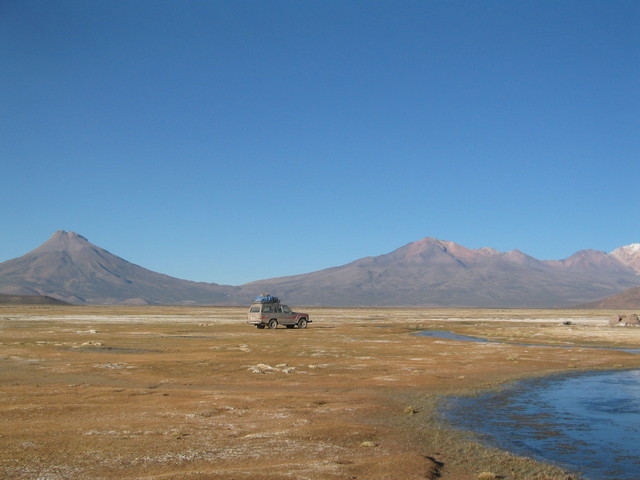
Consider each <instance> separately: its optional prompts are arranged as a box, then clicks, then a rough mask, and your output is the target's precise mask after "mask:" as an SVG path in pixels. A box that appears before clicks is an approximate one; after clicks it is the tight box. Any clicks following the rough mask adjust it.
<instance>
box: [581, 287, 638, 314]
mask: <svg viewBox="0 0 640 480" xmlns="http://www.w3.org/2000/svg"><path fill="white" fill-rule="evenodd" d="M575 308H585V309H596V310H597V309H603V310H609V309H619V310H637V309H640V287H635V288H630V289H629V290H625V291H624V292H622V293H619V294H618V295H613V296H611V297H607V298H603V299H602V300H597V301H595V302H588V303H583V304H582V305H578V306H577V307H575Z"/></svg>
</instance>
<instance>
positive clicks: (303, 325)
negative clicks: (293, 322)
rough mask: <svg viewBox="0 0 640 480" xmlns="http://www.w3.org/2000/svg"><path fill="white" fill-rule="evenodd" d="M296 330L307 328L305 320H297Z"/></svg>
mask: <svg viewBox="0 0 640 480" xmlns="http://www.w3.org/2000/svg"><path fill="white" fill-rule="evenodd" d="M298 328H307V319H306V318H301V319H300V320H298Z"/></svg>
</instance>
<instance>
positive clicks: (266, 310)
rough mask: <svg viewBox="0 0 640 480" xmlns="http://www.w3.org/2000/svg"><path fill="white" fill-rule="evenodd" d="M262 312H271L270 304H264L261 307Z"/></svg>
mask: <svg viewBox="0 0 640 480" xmlns="http://www.w3.org/2000/svg"><path fill="white" fill-rule="evenodd" d="M262 313H271V306H270V305H264V306H263V307H262Z"/></svg>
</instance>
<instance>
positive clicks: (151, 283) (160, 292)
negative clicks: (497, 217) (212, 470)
mask: <svg viewBox="0 0 640 480" xmlns="http://www.w3.org/2000/svg"><path fill="white" fill-rule="evenodd" d="M638 245H639V244H634V245H628V246H626V247H620V248H618V249H616V250H614V251H613V252H611V253H605V252H600V251H596V250H582V251H580V252H577V253H575V254H574V255H572V256H570V257H568V258H566V259H563V260H537V259H535V258H533V257H531V256H529V255H526V254H525V253H523V252H521V251H519V250H512V251H510V252H504V253H503V252H499V251H497V250H494V249H492V248H487V247H485V248H480V249H468V248H466V247H463V246H461V245H458V244H456V243H454V242H449V241H443V240H438V239H436V238H430V237H427V238H424V239H422V240H419V241H417V242H412V243H409V244H407V245H405V246H403V247H400V248H398V249H396V250H394V251H392V252H390V253H387V254H384V255H379V256H376V257H365V258H361V259H359V260H355V261H353V262H351V263H348V264H346V265H342V266H338V267H333V268H328V269H325V270H320V271H316V272H311V273H307V274H301V275H293V276H288V277H280V278H272V279H267V280H259V281H256V282H251V283H247V284H245V285H240V286H229V285H218V284H215V283H202V282H191V281H188V280H181V279H177V278H174V277H170V276H168V275H163V274H160V273H156V272H152V271H150V270H147V269H145V268H142V267H139V266H137V265H134V264H132V263H129V262H127V261H126V260H123V259H121V258H119V257H117V256H115V255H113V254H111V253H109V252H107V251H106V250H104V249H102V248H100V247H97V246H95V245H93V244H91V243H90V242H89V241H88V240H87V239H86V238H84V237H82V236H81V235H78V234H77V233H74V232H65V231H58V232H56V233H54V235H53V236H52V237H51V238H50V239H49V240H48V241H47V242H45V243H44V244H43V245H41V246H40V247H38V248H36V249H35V250H33V251H31V252H29V253H27V254H26V255H24V256H22V257H19V258H16V259H13V260H9V261H6V262H4V263H0V293H4V294H13V295H48V296H51V297H55V298H57V299H60V300H63V301H67V302H70V303H75V304H133V305H137V304H140V305H145V304H173V305H190V304H191V305H193V304H196V305H246V304H247V303H248V302H249V301H250V300H251V299H252V298H253V297H255V296H256V295H257V294H258V293H260V292H264V291H267V292H270V293H272V294H274V295H276V296H278V297H280V298H282V299H283V301H286V302H287V303H289V304H292V305H307V306H434V307H485V308H499V307H505V308H506V307H523V308H524V307H529V308H549V307H558V306H566V305H577V304H582V303H586V302H590V301H593V300H594V299H601V298H605V297H609V296H612V295H615V294H618V293H621V292H623V291H625V290H627V289H630V288H632V287H638V286H640V246H638Z"/></svg>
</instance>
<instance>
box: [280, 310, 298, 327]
mask: <svg viewBox="0 0 640 480" xmlns="http://www.w3.org/2000/svg"><path fill="white" fill-rule="evenodd" d="M280 308H281V309H282V323H284V324H292V323H295V315H294V314H293V312H292V311H291V309H290V308H289V306H288V305H282V306H281V307H280Z"/></svg>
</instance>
